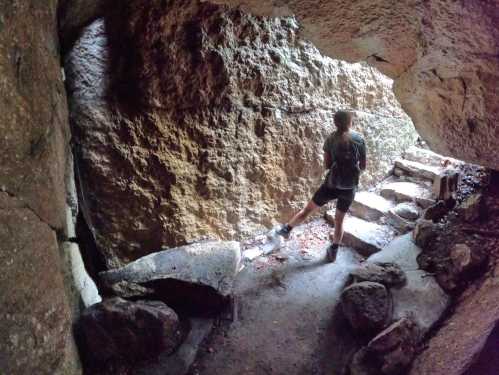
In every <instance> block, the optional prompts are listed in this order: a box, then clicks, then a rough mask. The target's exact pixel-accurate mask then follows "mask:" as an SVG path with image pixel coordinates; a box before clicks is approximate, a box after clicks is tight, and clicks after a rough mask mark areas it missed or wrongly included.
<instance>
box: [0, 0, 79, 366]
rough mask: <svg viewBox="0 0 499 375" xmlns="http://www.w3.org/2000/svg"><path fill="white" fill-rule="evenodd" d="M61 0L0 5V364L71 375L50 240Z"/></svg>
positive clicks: (56, 180) (63, 140)
mask: <svg viewBox="0 0 499 375" xmlns="http://www.w3.org/2000/svg"><path fill="white" fill-rule="evenodd" d="M56 6H57V1H54V0H48V1H34V0H26V1H1V4H0V134H1V136H0V195H1V196H0V337H1V338H2V339H1V340H0V368H1V370H0V371H1V372H2V373H6V374H16V375H17V374H60V373H64V374H76V373H78V372H79V370H78V366H79V365H78V359H77V355H76V354H75V351H74V345H72V340H71V335H70V327H71V314H70V307H69V304H68V303H67V297H66V295H65V289H64V284H63V277H62V272H61V266H62V265H61V261H60V255H59V249H58V243H57V238H56V231H57V234H59V235H60V236H65V233H64V232H65V231H64V224H65V218H66V210H65V198H66V197H65V183H64V177H65V165H66V149H67V140H68V138H69V137H68V133H69V127H68V121H67V116H68V114H67V107H66V97H65V91H64V86H63V83H62V78H61V77H62V76H61V68H60V58H59V54H58V38H57V29H56V25H57V19H56Z"/></svg>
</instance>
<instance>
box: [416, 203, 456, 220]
mask: <svg viewBox="0 0 499 375" xmlns="http://www.w3.org/2000/svg"><path fill="white" fill-rule="evenodd" d="M455 203H456V202H455V201H454V200H453V199H448V200H447V201H442V200H441V201H438V202H437V203H435V204H434V205H432V206H430V207H428V208H427V209H426V210H424V214H423V219H425V220H431V221H433V222H434V223H437V222H439V221H440V220H442V219H443V218H444V217H445V215H447V213H448V212H449V211H450V210H451V209H452V208H453V206H454V205H455Z"/></svg>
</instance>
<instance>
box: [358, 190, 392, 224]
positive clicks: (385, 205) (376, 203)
mask: <svg viewBox="0 0 499 375" xmlns="http://www.w3.org/2000/svg"><path fill="white" fill-rule="evenodd" d="M393 207H394V203H393V202H391V201H389V200H388V199H385V198H383V197H382V196H380V195H378V194H376V193H372V192H369V191H360V192H358V193H357V194H355V200H354V201H353V203H352V205H351V206H350V211H349V213H350V214H351V215H353V216H356V217H358V218H360V219H364V220H368V221H377V220H379V219H380V218H381V217H383V216H385V215H386V214H387V213H388V211H389V210H390V209H391V208H393Z"/></svg>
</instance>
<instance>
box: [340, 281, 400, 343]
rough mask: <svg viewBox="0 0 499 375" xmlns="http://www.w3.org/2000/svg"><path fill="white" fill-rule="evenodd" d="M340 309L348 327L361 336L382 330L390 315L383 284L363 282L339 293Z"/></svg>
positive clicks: (386, 292)
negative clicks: (347, 322) (348, 324)
mask: <svg viewBox="0 0 499 375" xmlns="http://www.w3.org/2000/svg"><path fill="white" fill-rule="evenodd" d="M341 308H342V310H343V313H344V314H345V316H346V318H347V319H348V321H349V323H350V325H351V326H352V327H353V328H354V329H355V331H357V332H358V333H360V334H362V335H368V334H370V333H376V332H377V331H379V330H380V329H382V328H384V327H385V325H386V324H387V323H388V322H389V320H390V319H391V315H392V301H391V297H390V293H389V292H388V290H387V289H386V288H385V287H384V286H383V284H379V283H374V282H370V281H363V282H360V283H356V284H353V285H350V286H349V287H347V288H345V290H344V291H343V292H342V293H341Z"/></svg>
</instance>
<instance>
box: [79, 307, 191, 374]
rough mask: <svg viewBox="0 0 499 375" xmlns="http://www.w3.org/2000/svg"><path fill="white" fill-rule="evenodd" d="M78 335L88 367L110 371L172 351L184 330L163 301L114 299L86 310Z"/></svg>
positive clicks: (82, 316) (173, 312) (80, 322)
mask: <svg viewBox="0 0 499 375" xmlns="http://www.w3.org/2000/svg"><path fill="white" fill-rule="evenodd" d="M77 338H78V345H79V348H80V353H81V354H82V357H83V361H84V363H85V364H86V367H87V368H88V369H92V370H95V371H102V372H104V373H106V371H107V372H109V371H112V369H116V368H121V367H122V366H123V365H133V364H135V363H137V362H140V361H144V360H148V359H154V358H156V357H158V356H159V355H160V354H163V353H166V354H170V353H172V352H173V351H174V350H175V349H176V348H177V347H178V345H179V344H180V343H181V341H182V338H183V332H182V329H181V325H180V321H179V318H178V316H177V314H176V313H175V311H173V310H172V309H171V308H169V307H168V306H167V305H165V304H164V303H163V302H159V301H137V302H130V301H126V300H124V299H121V298H112V299H109V300H106V301H104V302H101V303H98V304H95V305H93V306H91V307H89V308H88V309H86V310H85V311H83V313H82V315H81V317H80V320H79V321H78V323H77ZM109 373H110V372H109Z"/></svg>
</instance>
